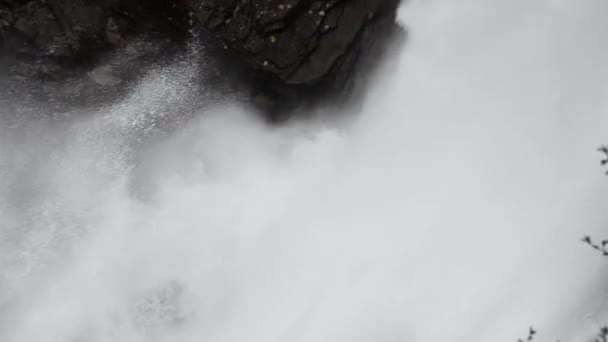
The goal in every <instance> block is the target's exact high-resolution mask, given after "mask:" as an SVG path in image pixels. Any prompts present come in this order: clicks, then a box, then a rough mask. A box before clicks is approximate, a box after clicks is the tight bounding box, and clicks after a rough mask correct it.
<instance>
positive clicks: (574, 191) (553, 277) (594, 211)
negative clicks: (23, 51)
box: [0, 0, 608, 342]
mask: <svg viewBox="0 0 608 342" xmlns="http://www.w3.org/2000/svg"><path fill="white" fill-rule="evenodd" d="M606 13H608V2H606V1H605V0H579V1H572V0H570V1H568V0H536V1H529V0H513V1H500V0H492V1H490V0H466V1H458V2H455V1H451V0H427V1H409V2H407V3H406V4H404V6H403V8H402V10H401V12H400V20H401V21H402V22H404V23H405V24H406V25H407V26H408V28H409V31H410V36H409V41H408V44H407V45H406V46H405V48H404V50H403V51H402V53H401V54H400V55H399V56H398V57H394V58H392V59H391V60H389V61H387V63H386V67H385V69H384V72H383V74H382V76H380V77H379V78H378V80H377V82H375V85H374V86H373V87H372V89H371V90H370V92H369V94H368V95H367V97H366V98H365V99H364V100H363V104H362V105H361V106H359V107H357V108H354V109H351V110H348V111H346V112H344V113H335V112H333V113H328V112H327V111H323V110H321V111H320V113H318V115H313V116H311V117H309V118H308V119H297V120H293V121H291V122H289V123H288V124H287V125H285V126H283V127H269V126H268V125H266V124H264V123H263V122H261V120H259V118H258V117H257V116H256V115H253V114H252V113H251V112H250V111H249V110H248V109H247V108H243V107H242V106H239V105H236V104H233V105H228V104H220V105H215V106H213V107H209V106H206V107H204V109H200V110H198V111H197V112H196V113H194V115H185V114H184V113H186V112H188V111H187V110H186V109H188V108H190V107H193V105H191V104H192V103H194V102H195V99H196V100H197V101H200V98H201V96H204V94H205V89H204V84H202V85H201V84H197V83H196V82H194V81H193V80H192V79H190V78H189V75H194V74H196V73H197V72H199V71H200V72H203V73H204V72H205V70H204V66H199V65H198V63H194V60H192V62H191V63H185V64H184V63H176V64H175V65H171V66H168V67H165V68H163V69H154V70H151V71H150V72H149V73H148V76H147V77H146V78H144V79H143V80H141V82H140V83H139V84H138V85H137V86H135V87H134V88H133V89H132V90H131V91H130V92H129V93H128V94H126V95H125V98H124V100H121V101H119V102H118V103H115V104H112V105H108V106H104V107H102V108H97V109H94V110H87V111H81V112H79V111H78V110H74V111H71V112H69V113H68V112H66V113H64V114H62V115H58V114H57V113H55V114H53V115H43V114H44V108H42V107H41V108H40V109H39V113H40V115H29V116H24V115H21V116H20V115H16V114H15V113H16V112H15V109H14V108H13V109H11V106H4V107H3V108H2V109H0V115H2V116H1V119H0V341H3V342H4V341H6V342H32V341H48V342H108V341H124V342H139V341H151V342H152V341H153V342H156V341H184V342H187V341H188V342H189V341H207V342H211V341H218V342H219V341H221V342H233V341H239V342H242V341H291V342H293V341H302V342H309V341H315V342H320V341H351V342H352V341H387V342H392V341H413V342H416V341H424V342H427V341H467V342H471V341H491V342H495V341H515V340H516V339H517V338H524V337H525V336H526V335H527V331H528V327H529V326H534V327H535V328H536V329H537V330H538V331H539V333H538V335H537V339H538V340H539V341H555V340H556V339H558V338H559V339H561V341H586V340H587V338H588V337H589V336H592V335H593V334H594V333H595V332H596V330H597V328H598V326H600V325H601V324H605V323H608V315H606V314H605V313H606V310H605V308H607V305H608V303H606V299H607V297H606V294H607V290H608V287H607V286H606V285H607V283H608V282H607V280H608V269H607V268H606V260H605V259H604V258H602V257H601V255H600V254H598V253H596V251H594V250H592V249H590V248H589V247H588V246H585V245H584V244H583V243H581V241H580V239H581V237H582V236H583V235H585V234H589V235H592V236H594V237H595V238H597V239H601V238H605V237H607V236H606V235H605V233H606V232H608V230H607V229H606V225H608V213H607V212H606V210H605V209H606V203H608V178H606V177H605V176H604V175H603V171H602V170H601V169H600V167H599V160H600V157H601V156H600V155H599V154H598V153H597V152H596V148H597V147H598V146H599V145H600V144H602V143H606V142H608V46H607V45H606V32H608V21H606ZM199 68H202V70H198V69H199ZM176 113H177V114H176ZM176 122H179V124H175V123H176ZM168 123H173V127H178V128H177V129H168V130H163V129H161V128H162V127H166V126H167V124H168ZM603 234H604V235H603Z"/></svg>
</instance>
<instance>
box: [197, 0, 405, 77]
mask: <svg viewBox="0 0 608 342" xmlns="http://www.w3.org/2000/svg"><path fill="white" fill-rule="evenodd" d="M185 1H186V3H187V4H188V6H189V7H190V8H191V9H192V10H193V11H194V13H195V16H196V17H197V18H198V19H199V20H200V22H201V23H202V24H203V26H204V27H205V28H206V29H208V30H210V31H211V32H213V33H214V34H215V35H216V36H217V37H218V38H219V39H220V41H221V43H222V44H223V45H224V47H225V48H226V49H227V50H229V51H232V52H234V53H236V54H238V55H239V57H240V58H241V59H242V60H243V61H244V62H245V63H247V64H248V65H249V66H251V67H252V68H254V69H256V70H260V71H263V72H265V73H267V74H270V75H273V76H275V77H276V78H277V79H279V80H280V81H281V82H283V83H284V84H293V85H313V84H317V83H319V82H322V81H324V80H326V79H327V78H330V77H332V71H334V70H336V69H338V68H337V67H336V66H337V64H338V63H341V62H344V61H349V60H350V59H349V58H348V55H349V54H350V53H352V52H353V50H354V46H355V45H357V44H358V43H359V41H360V39H361V37H362V35H363V34H364V33H365V32H366V31H367V30H370V29H376V32H373V34H377V35H378V37H382V35H386V34H387V32H386V28H385V27H383V28H382V29H379V28H380V27H379V26H378V25H373V23H374V22H375V21H388V22H390V23H391V24H392V25H394V20H395V13H396V9H397V6H398V4H399V1H397V0H325V1H311V0H258V1H252V0H185Z"/></svg>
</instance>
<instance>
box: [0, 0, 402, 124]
mask: <svg viewBox="0 0 608 342" xmlns="http://www.w3.org/2000/svg"><path fill="white" fill-rule="evenodd" d="M399 3H400V0H324V1H319V0H104V1H98V0H0V57H3V55H4V56H6V55H9V56H12V57H11V58H13V57H14V58H15V59H16V60H18V61H19V63H22V64H23V63H25V64H26V68H22V69H23V70H28V73H29V74H36V75H35V76H37V77H39V76H42V77H43V78H44V79H51V80H59V79H61V78H62V77H63V78H65V77H66V75H68V74H69V73H70V72H71V71H73V70H74V69H76V67H77V66H80V65H82V62H83V61H86V60H90V59H94V58H95V56H97V55H98V54H99V53H102V52H105V51H108V50H110V49H112V48H116V47H120V46H123V45H124V43H125V42H126V41H127V40H129V38H130V37H132V36H136V35H139V34H141V33H145V34H146V35H147V36H150V34H151V33H154V32H157V33H158V34H159V35H160V36H162V37H164V38H163V39H165V38H168V39H169V40H171V41H180V40H184V39H186V38H188V32H197V30H199V31H198V32H199V33H200V34H199V37H204V38H202V39H203V42H202V43H203V44H202V45H204V46H206V47H209V49H206V51H207V53H208V54H210V55H211V56H209V55H208V56H206V57H207V58H208V57H215V58H214V60H215V61H214V63H216V67H215V69H217V70H219V71H220V72H219V74H218V75H220V76H219V77H218V79H217V80H216V82H217V83H218V84H221V83H226V82H227V83H229V84H230V85H231V86H230V87H231V88H235V89H238V91H239V92H242V93H243V94H244V95H245V96H246V97H248V98H249V99H250V101H251V103H252V104H253V105H254V106H256V107H258V108H259V109H260V111H262V112H265V113H268V114H269V115H271V116H276V115H279V116H281V115H283V114H284V113H285V112H289V111H291V110H293V109H294V108H297V107H300V106H302V105H303V104H312V103H317V100H318V99H321V98H328V97H330V98H332V99H333V98H336V97H340V96H343V95H345V94H349V91H350V89H352V88H353V87H356V85H355V84H361V83H365V81H366V80H365V79H363V78H364V77H362V76H361V75H364V73H365V72H367V70H370V69H373V64H374V62H375V61H377V60H378V59H379V57H380V55H382V53H383V51H384V50H385V48H386V46H387V45H388V40H389V39H390V38H391V37H394V36H399V35H400V34H401V33H402V32H401V29H399V28H398V26H397V25H396V24H395V15H396V11H397V7H398V5H399ZM3 58H4V57H3ZM4 64H6V63H0V67H4V66H3V65H4ZM93 69H95V65H94V63H93V64H91V65H89V66H88V69H86V68H85V70H84V72H85V73H88V74H89V75H93V76H94V79H95V80H102V81H101V83H113V82H114V81H111V80H109V79H107V77H102V76H103V75H105V74H104V73H100V72H99V70H93ZM31 70H33V71H31ZM0 71H2V70H1V69H0ZM30 71H31V72H30ZM362 71H363V72H362ZM100 75H101V76H100ZM0 76H1V75H0ZM226 80H227V81H226ZM220 88H221V87H220Z"/></svg>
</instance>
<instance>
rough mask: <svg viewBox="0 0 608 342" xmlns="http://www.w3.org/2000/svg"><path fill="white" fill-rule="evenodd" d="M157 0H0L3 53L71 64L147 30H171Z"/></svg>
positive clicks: (169, 10)
mask: <svg viewBox="0 0 608 342" xmlns="http://www.w3.org/2000/svg"><path fill="white" fill-rule="evenodd" d="M174 12H177V11H176V10H175V11H173V7H172V6H171V5H170V4H169V2H164V1H160V0H150V1H145V0H105V1H94V0H29V1H28V0H0V47H1V50H0V51H1V52H4V53H5V54H6V53H8V54H12V55H15V56H17V57H18V58H20V59H26V60H27V59H29V60H35V61H40V60H47V62H51V61H52V62H55V63H57V64H63V65H65V66H68V67H69V66H71V65H73V64H75V63H77V62H79V61H80V60H82V59H83V58H84V57H86V56H90V55H92V54H95V53H97V52H99V51H102V50H107V49H108V48H111V47H113V46H118V45H121V44H122V42H123V39H124V37H125V36H127V35H129V34H131V33H137V32H138V31H145V30H159V31H170V30H171V28H169V27H168V25H167V23H169V22H170V19H171V16H172V15H175V14H174Z"/></svg>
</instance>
